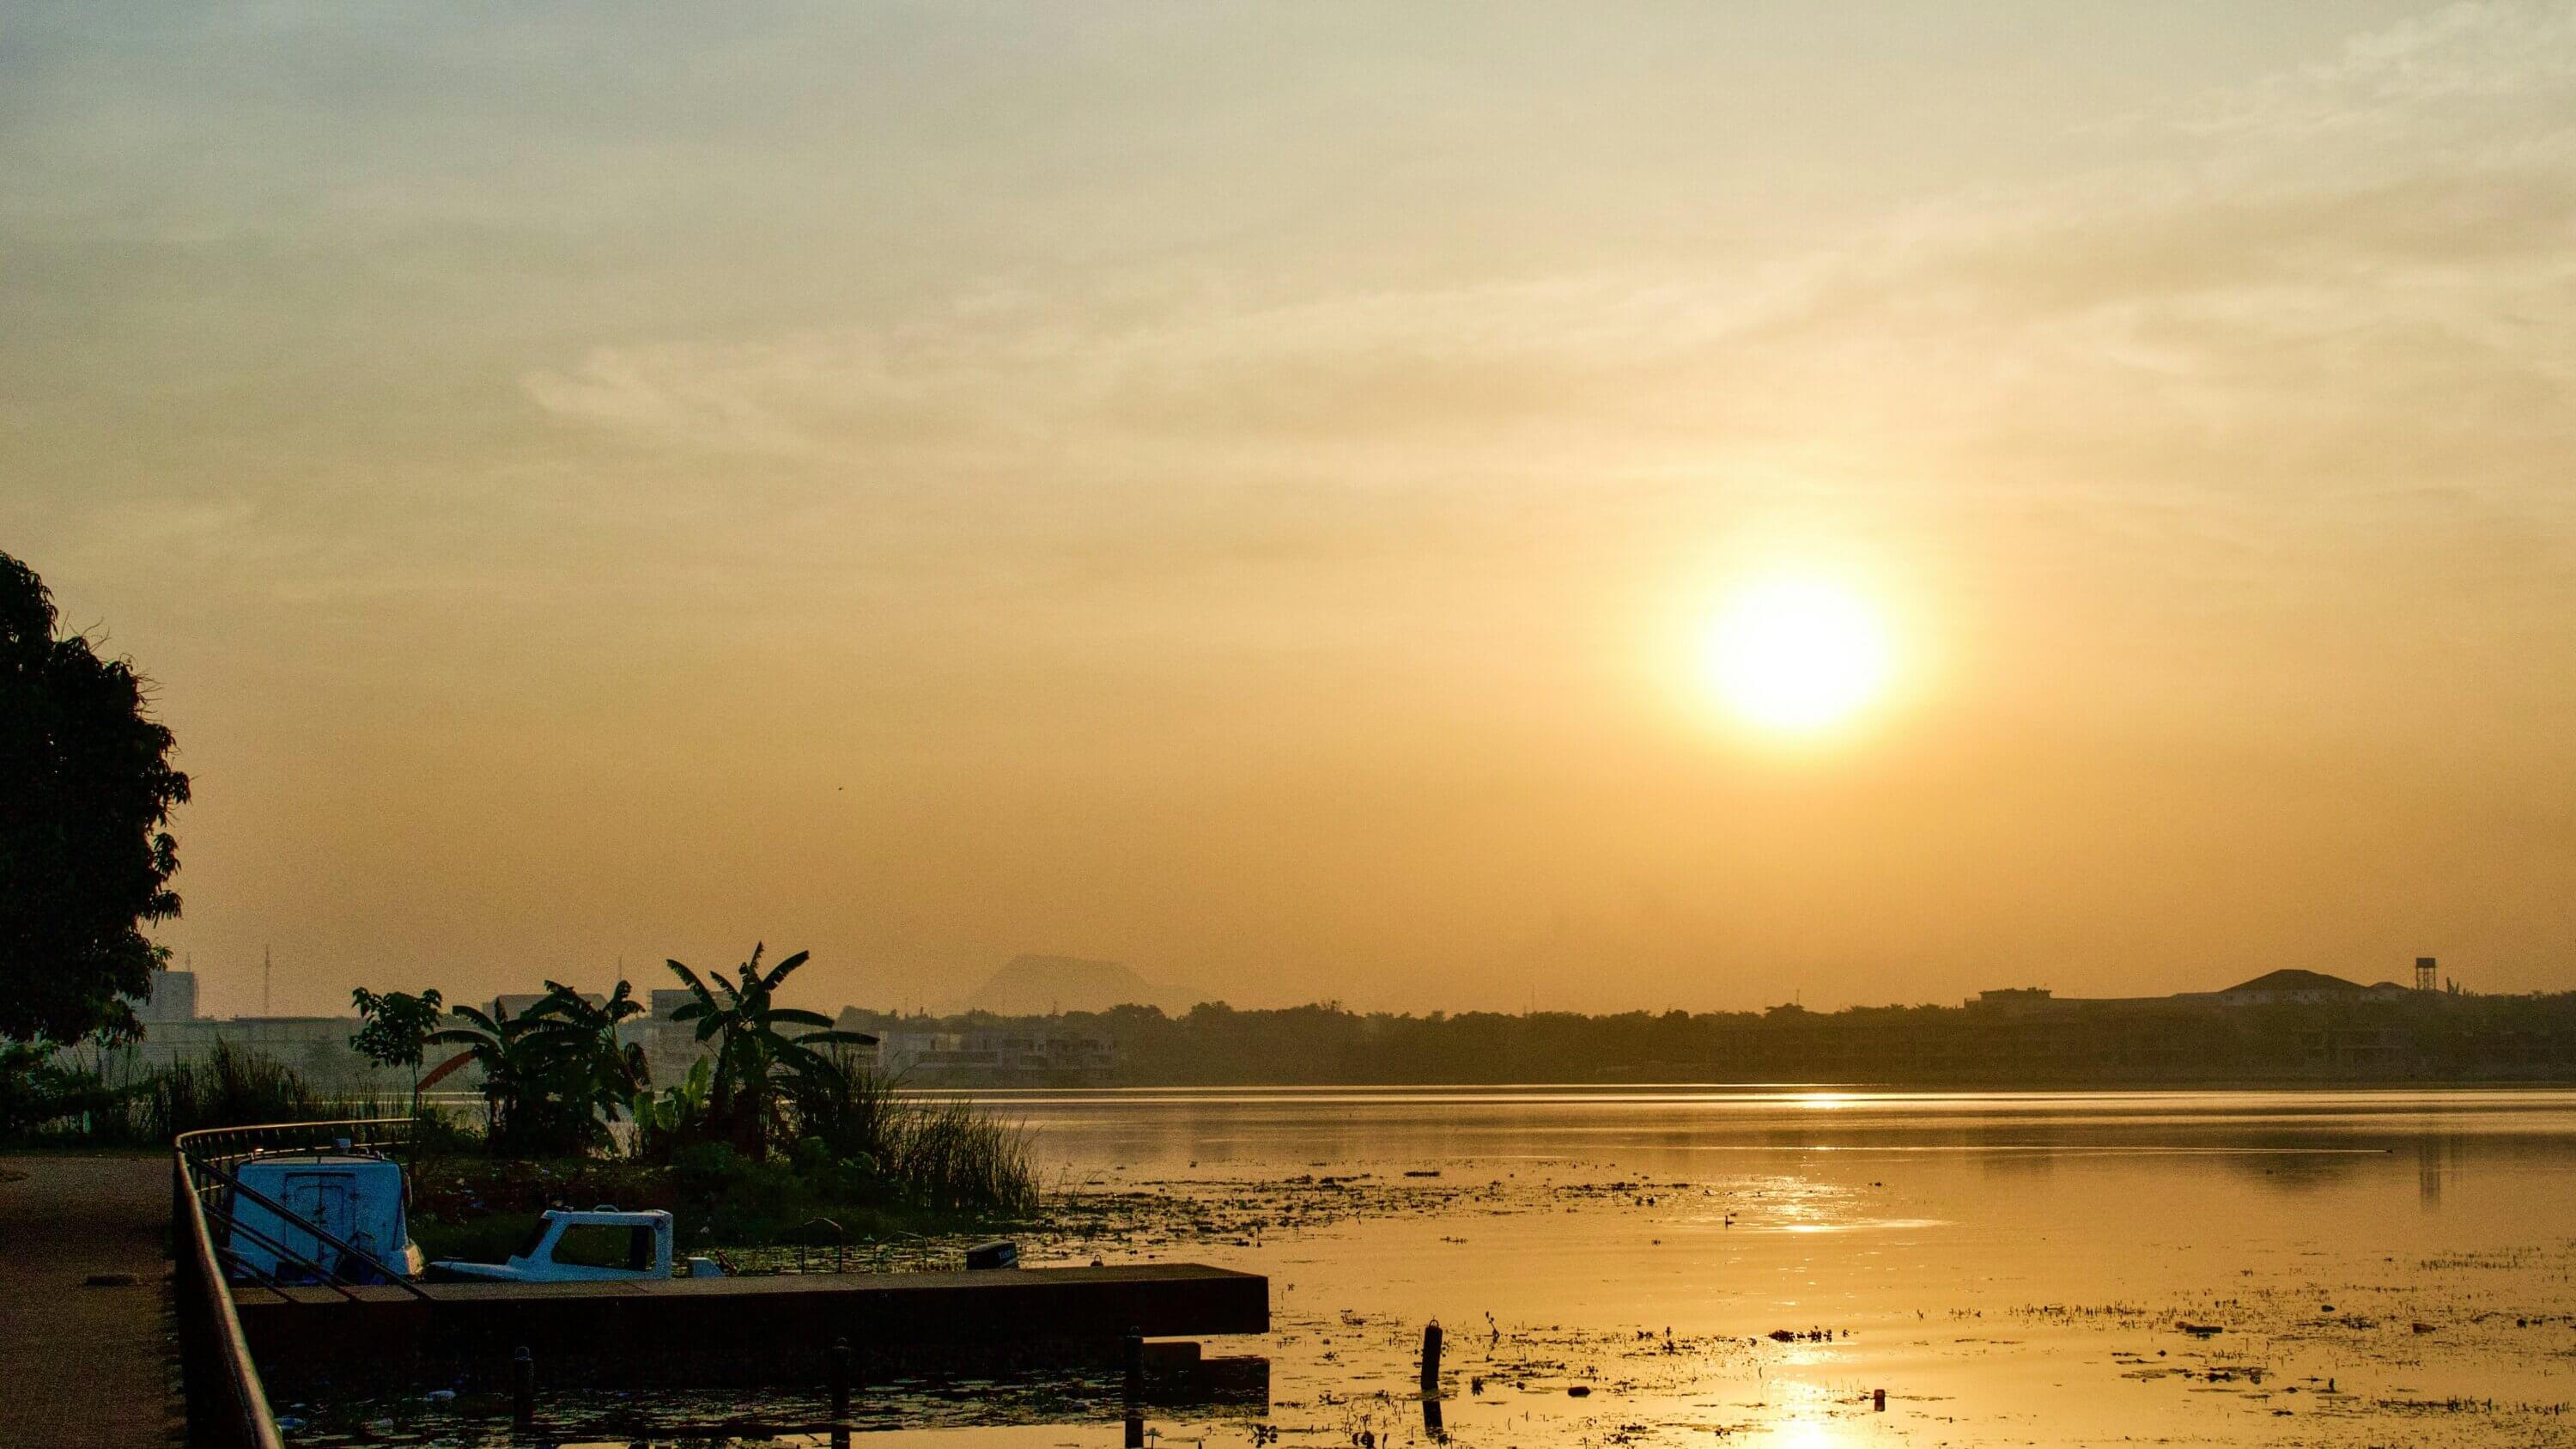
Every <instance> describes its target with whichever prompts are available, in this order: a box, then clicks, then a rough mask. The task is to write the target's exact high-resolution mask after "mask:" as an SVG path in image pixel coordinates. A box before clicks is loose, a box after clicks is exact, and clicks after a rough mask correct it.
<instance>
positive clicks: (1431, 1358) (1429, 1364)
mask: <svg viewBox="0 0 2576 1449" xmlns="http://www.w3.org/2000/svg"><path fill="white" fill-rule="evenodd" d="M1422 1391H1423V1392H1424V1393H1426V1394H1436V1393H1438V1392H1440V1320H1439V1319H1437V1318H1435V1319H1433V1320H1431V1321H1430V1322H1429V1323H1426V1324H1424V1325H1423V1326H1422Z"/></svg>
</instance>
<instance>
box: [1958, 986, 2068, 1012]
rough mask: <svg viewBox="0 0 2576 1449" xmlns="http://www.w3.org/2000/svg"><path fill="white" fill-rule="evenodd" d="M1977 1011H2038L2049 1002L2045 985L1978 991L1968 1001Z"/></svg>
mask: <svg viewBox="0 0 2576 1449" xmlns="http://www.w3.org/2000/svg"><path fill="white" fill-rule="evenodd" d="M1968 1004H1969V1005H1970V1006H1973V1007H1975V1008H1976V1009H1978V1010H1979V1011H2011V1012H2023V1011H2038V1010H2040V1009H2041V1008H2043V1007H2046V1006H2048V1005H2049V1004H2050V1000H2049V990H2048V988H2047V987H2045V986H2007V987H2003V988H2002V989H2000V990H1996V991H1980V992H1978V993H1977V999H1976V1000H1974V1001H1972V1002H1969V1003H1968Z"/></svg>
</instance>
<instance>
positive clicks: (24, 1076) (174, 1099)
mask: <svg viewBox="0 0 2576 1449" xmlns="http://www.w3.org/2000/svg"><path fill="white" fill-rule="evenodd" d="M21 1057H22V1058H23V1059H20V1060H13V1061H12V1062H10V1063H8V1065H9V1066H11V1067H12V1068H14V1069H13V1070H10V1071H8V1072H6V1073H0V1076H5V1077H6V1079H7V1080H6V1082H5V1083H0V1136H6V1137H8V1138H11V1139H14V1140H17V1141H22V1142H31V1143H51V1144H56V1145H61V1146H95V1147H163V1146H167V1145H168V1144H169V1142H170V1140H171V1139H172V1138H174V1137H176V1136H178V1135H179V1134H180V1133H182V1132H195V1131H200V1130H203V1129H206V1128H210V1127H251V1126H257V1125H260V1124H262V1123H268V1122H328V1121H335V1120H339V1119H344V1118H373V1117H398V1116H401V1115H402V1114H403V1111H404V1109H405V1106H406V1104H405V1103H404V1102H403V1101H402V1100H401V1099H399V1098H396V1099H393V1100H391V1101H387V1100H384V1099H381V1098H378V1097H376V1096H375V1095H373V1094H371V1093H354V1094H342V1093H332V1092H325V1091H322V1090H320V1089H318V1088H316V1087H314V1086H313V1085H312V1084H311V1083H310V1082H307V1081H306V1080H305V1079H304V1078H303V1076H302V1075H301V1074H299V1073H298V1072H297V1071H296V1070H295V1069H294V1068H293V1067H290V1066H287V1065H286V1064H285V1063H283V1062H279V1061H275V1060H272V1059H270V1058H268V1057H264V1056H260V1055H259V1054H257V1053H255V1052H246V1051H242V1050H239V1049H237V1048H235V1047H234V1046H232V1045H231V1044H230V1043H227V1042H220V1041H219V1042H217V1043H216V1044H215V1046H214V1049H213V1050H212V1051H210V1052H208V1053H207V1054H206V1056H205V1057H204V1058H203V1059H202V1060H198V1061H193V1062H176V1063H173V1064H171V1065H169V1066H166V1067H156V1068H152V1069H150V1070H146V1071H135V1072H113V1073H112V1072H110V1071H109V1070H107V1069H106V1068H105V1067H104V1066H103V1065H102V1064H101V1063H98V1062H84V1061H80V1060H78V1059H76V1058H74V1057H71V1056H64V1057H61V1058H58V1059H55V1060H53V1061H46V1060H44V1059H43V1058H42V1057H38V1056H34V1055H32V1054H21ZM447 1130H450V1131H452V1129H447Z"/></svg>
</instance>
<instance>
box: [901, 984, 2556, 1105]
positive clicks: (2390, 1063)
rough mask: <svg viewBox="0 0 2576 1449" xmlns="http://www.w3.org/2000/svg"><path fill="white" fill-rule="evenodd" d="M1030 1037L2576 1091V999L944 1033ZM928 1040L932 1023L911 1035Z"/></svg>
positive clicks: (1746, 1075)
mask: <svg viewBox="0 0 2576 1449" xmlns="http://www.w3.org/2000/svg"><path fill="white" fill-rule="evenodd" d="M872 1019H873V1020H876V1021H884V1022H887V1023H888V1024H892V1019H890V1018H872ZM1021 1024H1025V1025H1028V1026H1030V1027H1032V1028H1040V1027H1043V1028H1049V1029H1056V1030H1074V1031H1097V1032H1100V1033H1103V1034H1106V1035H1107V1036H1109V1037H1110V1038H1112V1039H1114V1040H1115V1041H1116V1042H1117V1044H1118V1048H1119V1065H1118V1069H1117V1080H1118V1081H1119V1082H1121V1083H1124V1084H1128V1085H1136V1086H1164V1085H1208V1086H1226V1085H1289V1086H1295V1085H1350V1084H1363V1083H1388V1084H1434V1083H1460V1084H1473V1083H1507V1082H1595V1081H1602V1082H1616V1081H1683V1082H1736V1083H1743V1082H1843V1083H1854V1084H1862V1083H1875V1084H1890V1085H1910V1084H1921V1085H1940V1084H1950V1085H1988V1086H2012V1085H2057V1084H2090V1085H2118V1084H2125V1083H2139V1084H2153V1083H2221V1082H2268V1081H2288V1082H2324V1081H2508V1080H2523V1081H2528V1080H2571V1079H2576V993H2560V994H2554V995H2531V996H2474V995H2448V994H2439V995H2437V994H2432V993H2427V994H2425V995H2423V996H2410V997H2408V998H2406V999H2402V1000H2395V1001H2372V1000H2362V1001H2342V1002H2325V1003H2316V1004H2274V1005H2244V1006H2228V1005H2222V1004H2219V1003H2217V1002H2214V1001H2195V1000H2187V999H2185V1000H2169V1001H2156V1002H2146V1003H2121V1004H2118V1005H2107V1004H2106V1005H2088V1004H2084V1003H2080V1002H2058V1003H2052V1004H2049V1005H2046V1006H2042V1007H2040V1008H2037V1009H2033V1010H2027V1011H2022V1010H1999V1009H1994V1008H1987V1007H1979V1006H1966V1007H1942V1006H1885V1007H1854V1008H1850V1009H1848V1010H1843V1011H1836V1012H1831V1013H1824V1012H1809V1011H1803V1010H1799V1009H1797V1008H1795V1007H1779V1008H1774V1009H1772V1010H1770V1011H1768V1012H1713V1013H1696V1014H1694V1013H1690V1012H1683V1011H1668V1012H1662V1013H1652V1012H1626V1013H1620V1014H1616V1015H1607V1016H1584V1015H1577V1014H1574V1013H1570V1012H1540V1013H1531V1014H1524V1015H1506V1014H1503V1013H1498V1012H1464V1013H1460V1014H1457V1015H1450V1014H1447V1013H1442V1012H1433V1013H1431V1014H1429V1015H1427V1016H1414V1015H1399V1014H1392V1013H1387V1012H1355V1011H1349V1010H1346V1009H1344V1008H1342V1007H1341V1006H1339V1005H1337V1004H1333V1003H1319V1004H1316V1005H1309V1006H1298V1007H1290V1008H1286V1009H1284V1010H1258V1011H1251V1010H1238V1009H1236V1008H1234V1007H1231V1006H1228V1005H1225V1004H1224V1003H1222V1002H1209V1003H1203V1004H1201V1005H1199V1006H1197V1007H1194V1008H1192V1009H1191V1010H1190V1011H1188V1012H1186V1013H1184V1014H1182V1015H1179V1016H1170V1015H1166V1014H1165V1013H1164V1012H1162V1011H1161V1010H1159V1009H1158V1008H1155V1007H1151V1006H1120V1007H1116V1008H1113V1009H1111V1010H1109V1011H1105V1012H1076V1013H1067V1014H1066V1015H1064V1016H1062V1017H1058V1018H1052V1019H1047V1020H1044V1021H1024V1020H1013V1019H1005V1018H1000V1017H995V1016H991V1015H988V1014H984V1013H973V1014H970V1015H967V1016H961V1017H952V1018H945V1019H943V1020H941V1021H940V1022H938V1023H937V1025H938V1027H939V1028H941V1029H946V1030H960V1031H969V1030H979V1029H992V1028H995V1027H1001V1026H1006V1025H1021ZM924 1025H925V1023H924V1022H923V1021H922V1019H920V1018H909V1019H904V1020H903V1021H902V1023H901V1026H902V1027H908V1028H911V1029H915V1030H918V1029H920V1028H921V1027H922V1026H924Z"/></svg>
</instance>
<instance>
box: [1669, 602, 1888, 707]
mask: <svg viewBox="0 0 2576 1449" xmlns="http://www.w3.org/2000/svg"><path fill="white" fill-rule="evenodd" d="M1705 662H1706V667H1707V672H1708V679H1709V682H1710V684H1711V685H1712V686H1713V687H1714V688H1715V689H1716V691H1717V694H1718V697H1719V698H1720V699H1721V700H1723V701H1724V702H1725V704H1726V706H1727V708H1728V709H1729V710H1731V711H1733V712H1734V713H1735V714H1736V715H1737V716H1739V717H1740V718H1742V719H1744V720H1745V721H1746V722H1747V723H1750V724H1753V725H1755V726H1757V727H1759V728H1761V729H1764V730H1767V731H1770V732H1772V733H1776V734H1784V735H1806V734H1813V733H1816V732H1818V731H1821V730H1825V729H1828V728H1831V727H1832V726H1834V725H1838V724H1841V723H1843V722H1844V721H1846V720H1848V719H1850V718H1851V717H1852V716H1853V715H1854V714H1856V713H1858V712H1859V711H1860V710H1861V709H1862V708H1863V707H1864V706H1866V705H1867V704H1869V703H1870V701H1872V700H1874V699H1876V698H1877V697H1878V696H1879V695H1880V694H1881V693H1882V692H1884V691H1885V689H1886V687H1887V680H1888V673H1889V664H1890V661H1889V650H1888V640H1887V631H1886V629H1885V628H1884V627H1883V626H1882V625H1881V624H1880V622H1879V618H1878V615H1877V614H1876V612H1875V611H1874V610H1873V609H1872V608H1871V607H1870V605H1869V604H1868V603H1867V602H1866V601H1865V600H1863V599H1862V598H1861V597H1860V596H1859V595H1858V594H1855V593H1854V592H1852V591H1851V590H1850V589H1848V588H1845V587H1843V586H1842V585H1840V584H1837V583H1834V582H1831V581H1829V580H1825V579H1819V578H1811V577H1805V576H1776V577H1772V578H1766V579H1762V580H1760V581H1758V582H1754V583H1751V584H1748V585H1746V586H1745V587H1743V588H1742V589H1741V590H1739V591H1738V592H1737V593H1736V594H1735V595H1734V596H1733V597H1732V598H1730V599H1729V600H1728V601H1727V602H1726V605H1725V607H1724V608H1723V609H1722V610H1721V611H1720V613H1719V614H1718V617H1717V621H1716V623H1715V625H1714V626H1713V627H1712V628H1711V629H1710V631H1709V635H1708V647H1707V654H1706V661H1705Z"/></svg>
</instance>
